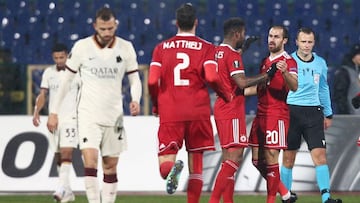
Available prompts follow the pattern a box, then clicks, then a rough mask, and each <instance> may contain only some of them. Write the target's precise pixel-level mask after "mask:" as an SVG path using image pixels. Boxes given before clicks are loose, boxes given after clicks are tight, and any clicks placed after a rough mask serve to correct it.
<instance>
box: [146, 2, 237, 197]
mask: <svg viewBox="0 0 360 203" xmlns="http://www.w3.org/2000/svg"><path fill="white" fill-rule="evenodd" d="M197 24H198V20H197V18H196V10H195V8H194V7H193V6H192V5H191V4H189V3H188V4H183V5H181V6H180V7H179V8H178V9H177V10H176V25H177V27H178V32H177V34H176V36H174V37H172V38H170V39H167V40H165V41H163V42H161V43H160V44H158V45H157V46H156V47H155V49H154V52H153V56H152V62H151V64H150V72H149V81H148V86H149V91H150V95H151V99H152V105H153V113H154V114H155V115H157V114H158V115H159V118H160V126H159V130H158V147H159V148H158V159H159V169H160V175H161V177H162V178H164V179H166V184H167V186H166V190H167V192H168V193H169V194H172V193H174V192H175V190H176V188H177V186H178V178H179V175H180V172H181V170H182V168H183V162H182V161H181V160H177V161H176V162H175V160H176V154H177V153H178V150H179V149H180V148H182V145H183V141H185V146H186V150H187V152H188V163H189V164H188V166H189V181H188V187H187V202H188V203H197V202H199V199H200V194H201V189H202V185H203V179H202V171H203V152H204V151H206V150H214V149H215V146H214V134H213V130H212V126H211V122H210V110H211V106H210V97H209V93H208V88H207V84H206V82H205V81H207V82H208V84H209V85H210V86H212V87H213V88H214V89H215V91H217V93H218V94H219V96H223V97H225V101H229V100H230V99H231V95H230V93H229V94H228V95H225V94H223V93H224V89H223V88H222V85H221V83H220V82H221V81H220V78H219V76H218V74H217V72H216V71H217V63H216V61H215V47H214V45H212V44H210V43H209V42H206V41H205V40H203V39H201V38H199V37H197V36H196V35H195V32H196V27H197Z"/></svg>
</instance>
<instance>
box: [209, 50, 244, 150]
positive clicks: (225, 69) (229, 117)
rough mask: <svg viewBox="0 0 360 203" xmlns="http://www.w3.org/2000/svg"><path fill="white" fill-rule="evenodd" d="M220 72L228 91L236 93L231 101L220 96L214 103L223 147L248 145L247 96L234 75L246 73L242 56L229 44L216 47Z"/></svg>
mask: <svg viewBox="0 0 360 203" xmlns="http://www.w3.org/2000/svg"><path fill="white" fill-rule="evenodd" d="M216 58H217V63H218V73H219V76H220V78H221V81H222V85H223V87H224V88H225V89H226V91H227V92H229V93H231V94H232V95H236V96H235V97H234V98H233V100H232V101H231V102H225V101H224V99H223V98H221V97H218V98H217V99H216V101H215V105H214V116H215V121H216V127H217V131H218V135H219V139H220V144H221V146H222V147H223V148H228V147H233V146H247V142H248V139H247V136H246V122H245V97H244V94H243V90H241V89H239V88H238V86H237V85H236V83H235V81H234V80H233V79H232V76H233V75H235V74H239V73H245V71H244V65H243V62H242V58H241V56H240V54H239V52H237V51H236V50H234V49H233V48H232V47H231V46H229V45H227V44H221V45H219V46H218V47H217V48H216Z"/></svg>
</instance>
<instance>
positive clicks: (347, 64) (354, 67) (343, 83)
mask: <svg viewBox="0 0 360 203" xmlns="http://www.w3.org/2000/svg"><path fill="white" fill-rule="evenodd" d="M333 90H334V91H333V92H334V95H333V101H334V104H335V109H336V113H337V114H359V115H360V109H356V108H354V106H353V105H352V100H353V98H355V97H356V95H358V94H359V93H360V44H355V45H353V47H352V48H351V50H350V52H349V53H348V54H346V55H345V57H344V60H343V62H342V66H341V68H339V69H338V70H337V71H336V72H335V77H334V89H333Z"/></svg>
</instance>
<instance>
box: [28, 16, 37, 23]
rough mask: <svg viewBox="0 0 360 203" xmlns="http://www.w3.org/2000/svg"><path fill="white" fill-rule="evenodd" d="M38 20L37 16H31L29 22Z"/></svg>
mask: <svg viewBox="0 0 360 203" xmlns="http://www.w3.org/2000/svg"><path fill="white" fill-rule="evenodd" d="M36 21H37V18H36V17H30V19H29V22H30V23H35V22H36Z"/></svg>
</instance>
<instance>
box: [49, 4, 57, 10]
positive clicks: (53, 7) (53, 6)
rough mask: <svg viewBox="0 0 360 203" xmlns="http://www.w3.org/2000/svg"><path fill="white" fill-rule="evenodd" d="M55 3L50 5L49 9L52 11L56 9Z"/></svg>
mask: <svg viewBox="0 0 360 203" xmlns="http://www.w3.org/2000/svg"><path fill="white" fill-rule="evenodd" d="M55 6H56V5H55V3H54V2H51V3H49V9H50V10H53V9H55Z"/></svg>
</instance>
